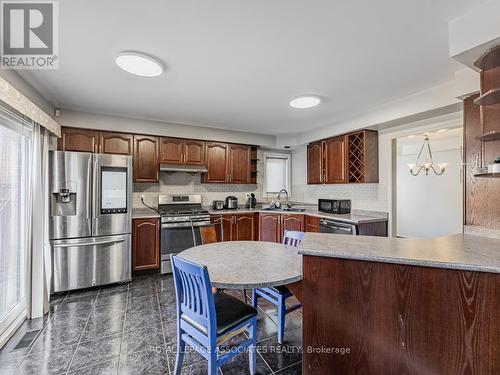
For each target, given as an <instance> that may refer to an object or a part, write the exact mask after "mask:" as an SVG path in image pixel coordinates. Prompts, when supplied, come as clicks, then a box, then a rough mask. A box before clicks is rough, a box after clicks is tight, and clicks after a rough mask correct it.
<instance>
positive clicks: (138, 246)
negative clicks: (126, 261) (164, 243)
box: [132, 218, 160, 271]
mask: <svg viewBox="0 0 500 375" xmlns="http://www.w3.org/2000/svg"><path fill="white" fill-rule="evenodd" d="M159 267H160V219H155V218H153V219H134V220H132V271H141V270H150V269H156V268H159Z"/></svg>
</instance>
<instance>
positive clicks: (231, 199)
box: [226, 195, 238, 210]
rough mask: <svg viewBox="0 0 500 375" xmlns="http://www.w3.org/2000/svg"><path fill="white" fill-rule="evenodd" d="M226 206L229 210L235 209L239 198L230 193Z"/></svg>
mask: <svg viewBox="0 0 500 375" xmlns="http://www.w3.org/2000/svg"><path fill="white" fill-rule="evenodd" d="M226 208H227V209H229V210H235V209H237V208H238V198H236V197H234V196H232V195H230V196H229V197H226Z"/></svg>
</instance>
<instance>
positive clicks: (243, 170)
mask: <svg viewBox="0 0 500 375" xmlns="http://www.w3.org/2000/svg"><path fill="white" fill-rule="evenodd" d="M229 147H230V148H229V151H230V157H229V182H231V183H233V184H249V183H250V179H251V176H250V164H251V161H250V152H251V147H250V146H245V145H230V146H229Z"/></svg>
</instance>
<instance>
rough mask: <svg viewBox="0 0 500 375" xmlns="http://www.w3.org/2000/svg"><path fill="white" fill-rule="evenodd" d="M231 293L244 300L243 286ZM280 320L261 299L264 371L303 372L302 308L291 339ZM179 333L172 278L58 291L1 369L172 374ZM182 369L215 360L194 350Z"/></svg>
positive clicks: (238, 364) (9, 347) (233, 365)
mask: <svg viewBox="0 0 500 375" xmlns="http://www.w3.org/2000/svg"><path fill="white" fill-rule="evenodd" d="M226 292H227V293H231V294H233V295H235V296H236V297H239V298H243V296H242V293H241V292H240V291H226ZM248 295H249V293H248ZM249 300H250V299H249ZM291 303H294V301H291ZM276 321H277V316H276V309H275V308H274V306H273V305H271V304H269V303H267V301H263V300H259V315H258V335H257V341H258V353H259V354H258V356H257V373H258V374H280V375H282V374H300V373H301V365H302V363H301V359H302V354H301V344H302V311H301V310H300V309H299V310H296V311H294V312H293V313H291V314H289V315H287V322H286V329H285V331H286V335H285V339H286V342H285V343H284V344H283V345H279V344H278V342H277V340H276V332H277V325H276ZM34 329H41V331H40V333H39V334H38V337H37V338H36V339H35V340H34V341H33V343H32V344H31V345H30V346H29V347H27V348H23V349H17V350H14V349H13V348H14V347H15V346H16V345H17V342H18V341H19V338H20V337H21V336H22V335H23V334H24V332H26V331H29V330H34ZM175 335H176V323H175V293H174V285H173V280H172V277H171V276H159V275H150V276H140V277H135V278H134V280H133V281H132V282H131V283H129V284H127V285H116V286H110V287H102V288H97V289H88V290H83V291H76V292H71V293H66V294H59V295H56V296H53V299H52V301H51V304H50V313H49V314H48V315H47V316H46V317H44V318H41V319H37V320H33V321H27V322H26V323H25V324H24V325H23V327H21V328H20V329H19V331H18V332H17V333H16V335H15V336H14V337H13V338H12V339H11V340H10V341H9V342H8V343H7V344H6V345H5V346H4V348H3V349H2V350H1V351H0V374H1V375H4V374H9V375H11V374H80V375H83V374H89V375H96V374H170V373H173V370H174V362H175V348H176V339H175ZM234 340H236V338H235V339H234ZM234 343H235V342H233V344H234ZM220 372H221V374H224V375H228V374H246V373H248V355H247V354H240V355H237V356H236V357H234V358H233V359H232V360H231V361H230V362H228V363H226V364H225V365H224V366H222V369H221V371H220ZM182 373H183V374H191V375H194V374H206V373H207V363H206V361H205V360H204V359H203V357H201V356H200V355H199V354H197V353H188V354H186V355H185V357H184V367H183V371H182Z"/></svg>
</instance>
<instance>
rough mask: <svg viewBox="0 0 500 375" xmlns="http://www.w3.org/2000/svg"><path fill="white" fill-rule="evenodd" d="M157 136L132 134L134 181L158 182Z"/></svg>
mask: <svg viewBox="0 0 500 375" xmlns="http://www.w3.org/2000/svg"><path fill="white" fill-rule="evenodd" d="M158 150H159V140H158V137H150V136H146V135H134V182H158V173H159V158H158Z"/></svg>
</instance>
